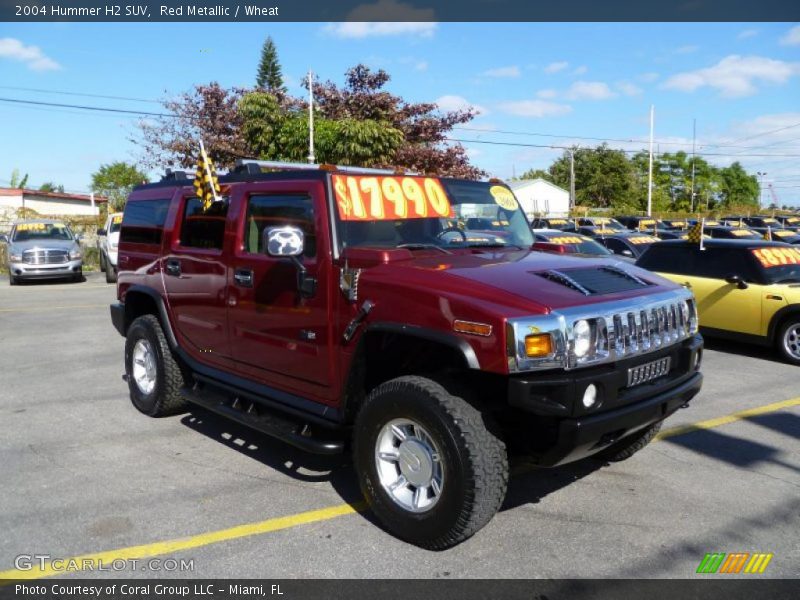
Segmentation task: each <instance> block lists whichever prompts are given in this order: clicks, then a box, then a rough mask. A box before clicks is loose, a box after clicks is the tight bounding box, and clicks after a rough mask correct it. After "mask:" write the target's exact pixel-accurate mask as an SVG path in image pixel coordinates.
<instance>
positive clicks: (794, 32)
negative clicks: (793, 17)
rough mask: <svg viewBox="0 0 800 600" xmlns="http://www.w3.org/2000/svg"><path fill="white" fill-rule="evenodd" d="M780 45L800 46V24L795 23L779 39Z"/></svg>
mask: <svg viewBox="0 0 800 600" xmlns="http://www.w3.org/2000/svg"><path fill="white" fill-rule="evenodd" d="M780 42H781V45H782V46H800V25H795V26H794V27H792V28H791V29H790V30H789V31H787V32H786V35H784V36H783V37H782V38H781V39H780Z"/></svg>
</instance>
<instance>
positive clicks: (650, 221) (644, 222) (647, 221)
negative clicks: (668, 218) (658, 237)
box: [639, 219, 656, 227]
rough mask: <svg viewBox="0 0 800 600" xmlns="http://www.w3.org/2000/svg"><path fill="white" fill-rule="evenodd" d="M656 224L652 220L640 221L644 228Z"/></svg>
mask: <svg viewBox="0 0 800 600" xmlns="http://www.w3.org/2000/svg"><path fill="white" fill-rule="evenodd" d="M655 224H656V222H655V221H654V220H652V219H649V220H648V219H645V220H644V221H639V225H641V226H642V227H652V226H653V225H655Z"/></svg>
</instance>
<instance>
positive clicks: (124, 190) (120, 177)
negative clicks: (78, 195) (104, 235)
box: [92, 161, 147, 211]
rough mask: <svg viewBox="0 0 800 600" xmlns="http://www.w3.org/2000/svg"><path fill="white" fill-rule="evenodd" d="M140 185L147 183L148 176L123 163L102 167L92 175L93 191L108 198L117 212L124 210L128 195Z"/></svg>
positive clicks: (110, 204)
mask: <svg viewBox="0 0 800 600" xmlns="http://www.w3.org/2000/svg"><path fill="white" fill-rule="evenodd" d="M140 183H147V175H145V174H144V173H142V172H141V171H139V170H138V169H137V168H136V167H135V166H134V165H131V164H128V163H126V162H122V161H117V162H114V163H110V164H107V165H101V166H100V168H99V169H98V170H97V171H95V172H94V173H92V191H93V192H95V193H98V194H101V195H103V196H105V197H106V198H108V203H109V206H110V207H111V208H113V210H115V211H119V210H122V208H123V207H124V206H125V200H126V199H127V197H128V194H130V192H131V190H132V189H133V187H134V186H136V185H139V184H140Z"/></svg>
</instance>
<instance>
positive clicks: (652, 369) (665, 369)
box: [628, 356, 672, 387]
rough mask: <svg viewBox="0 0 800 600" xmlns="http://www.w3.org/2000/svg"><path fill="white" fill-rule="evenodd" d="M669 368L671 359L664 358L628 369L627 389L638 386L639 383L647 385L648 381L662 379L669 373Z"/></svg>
mask: <svg viewBox="0 0 800 600" xmlns="http://www.w3.org/2000/svg"><path fill="white" fill-rule="evenodd" d="M671 366H672V358H671V357H669V356H665V357H664V358H659V359H658V360H654V361H653V362H649V363H645V364H643V365H639V366H638V367H633V368H630V369H628V387H632V386H634V385H639V384H640V383H647V382H648V381H653V380H654V379H658V378H659V377H663V376H664V375H666V374H667V373H669V369H670V367H671Z"/></svg>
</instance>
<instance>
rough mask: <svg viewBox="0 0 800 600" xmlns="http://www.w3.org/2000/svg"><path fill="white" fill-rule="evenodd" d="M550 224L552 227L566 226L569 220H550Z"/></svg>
mask: <svg viewBox="0 0 800 600" xmlns="http://www.w3.org/2000/svg"><path fill="white" fill-rule="evenodd" d="M550 224H551V225H566V224H567V220H566V219H550Z"/></svg>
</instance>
